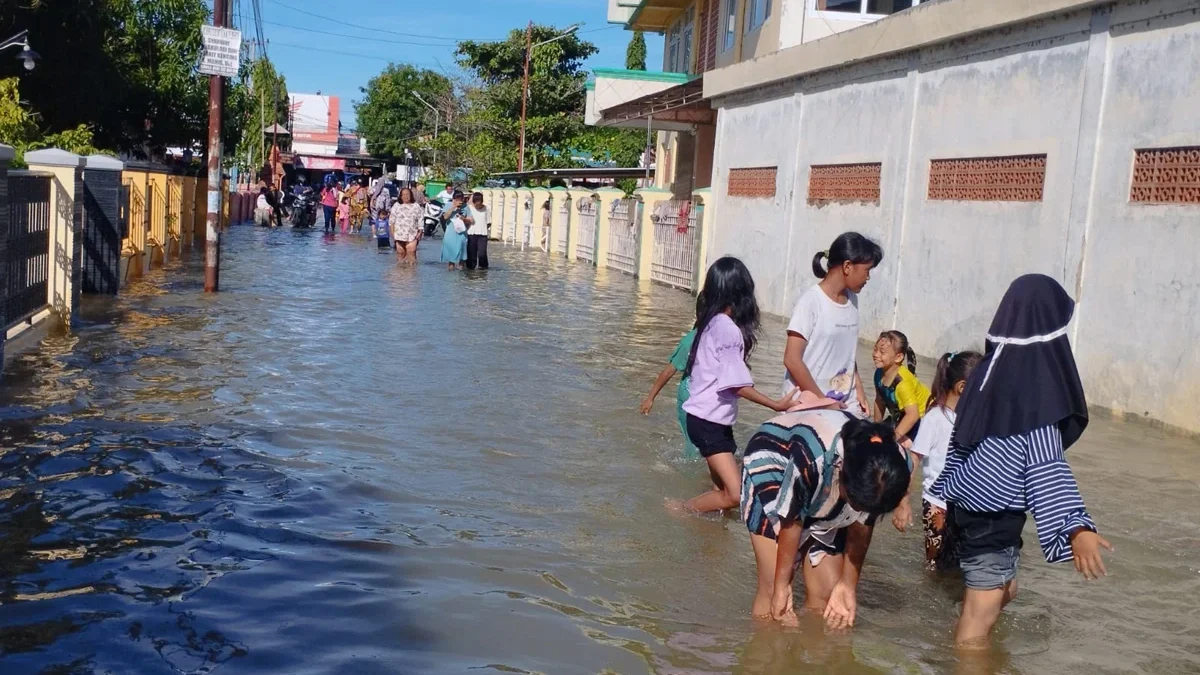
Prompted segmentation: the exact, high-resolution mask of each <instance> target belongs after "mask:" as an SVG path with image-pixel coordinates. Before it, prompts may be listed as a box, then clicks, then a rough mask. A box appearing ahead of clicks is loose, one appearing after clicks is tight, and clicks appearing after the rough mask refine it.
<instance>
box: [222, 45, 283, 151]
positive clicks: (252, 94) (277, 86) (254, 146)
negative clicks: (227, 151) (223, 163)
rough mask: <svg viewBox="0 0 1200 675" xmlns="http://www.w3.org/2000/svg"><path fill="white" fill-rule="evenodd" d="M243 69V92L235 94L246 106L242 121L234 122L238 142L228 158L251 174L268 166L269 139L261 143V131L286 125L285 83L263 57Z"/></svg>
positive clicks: (262, 132)
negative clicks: (231, 156)
mask: <svg viewBox="0 0 1200 675" xmlns="http://www.w3.org/2000/svg"><path fill="white" fill-rule="evenodd" d="M246 70H247V76H246V78H244V79H243V82H245V83H246V85H247V86H246V89H245V91H244V92H242V91H238V92H237V96H238V97H239V98H241V99H243V100H244V104H245V110H244V111H243V112H242V114H243V118H242V119H240V120H237V122H238V124H237V126H238V128H239V130H240V141H239V142H238V145H237V150H236V152H235V153H234V154H235V156H234V157H233V158H231V159H232V160H233V161H235V162H237V164H238V166H240V167H241V168H242V169H244V170H247V171H250V172H252V173H254V172H257V171H259V170H260V169H261V168H262V167H263V166H264V165H266V164H267V161H268V159H269V156H270V152H271V140H270V139H269V138H268V139H266V141H265V143H264V140H263V138H264V130H265V129H269V128H270V127H271V126H273V125H275V124H280V125H283V124H285V123H286V122H287V119H288V95H287V81H286V80H284V78H283V76H282V75H280V74H279V73H278V72H276V71H275V65H274V64H272V63H271V61H270V60H269V59H267V58H266V57H265V56H264V57H262V58H259V59H257V60H255V61H253V62H252V63H251V64H250V65H249V66H248V67H247V68H246ZM264 150H265V151H266V153H267V156H266V157H264V156H263V151H264Z"/></svg>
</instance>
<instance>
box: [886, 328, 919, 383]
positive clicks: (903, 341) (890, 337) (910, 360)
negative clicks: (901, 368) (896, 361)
mask: <svg viewBox="0 0 1200 675" xmlns="http://www.w3.org/2000/svg"><path fill="white" fill-rule="evenodd" d="M879 339H880V340H887V341H888V342H890V343H892V348H893V349H895V350H896V352H897V353H899V354H902V355H904V362H905V364H906V365H907V366H908V369H909V370H910V371H911V372H913V373H914V374H915V373H916V372H917V353H916V352H914V351H913V348H912V347H909V346H908V336H907V335H905V334H904V333H901V332H900V331H898V330H885V331H883V332H882V333H880V334H879Z"/></svg>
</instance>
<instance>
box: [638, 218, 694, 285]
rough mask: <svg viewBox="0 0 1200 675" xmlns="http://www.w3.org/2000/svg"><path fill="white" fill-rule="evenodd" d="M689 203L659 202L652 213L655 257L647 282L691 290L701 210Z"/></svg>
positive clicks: (651, 263)
mask: <svg viewBox="0 0 1200 675" xmlns="http://www.w3.org/2000/svg"><path fill="white" fill-rule="evenodd" d="M702 208H704V207H703V206H696V207H693V206H692V203H691V202H689V201H675V200H672V201H666V202H661V203H660V204H659V206H658V208H657V209H656V210H655V213H654V216H653V220H654V256H653V258H652V259H651V261H650V279H651V280H652V281H658V282H661V283H664V284H667V285H669V286H675V287H676V288H684V289H687V290H689V291H690V290H694V288H695V285H696V257H697V253H698V248H699V244H700V237H699V231H700V228H699V227H697V226H698V224H699V223H700V217H699V216H700V209H702Z"/></svg>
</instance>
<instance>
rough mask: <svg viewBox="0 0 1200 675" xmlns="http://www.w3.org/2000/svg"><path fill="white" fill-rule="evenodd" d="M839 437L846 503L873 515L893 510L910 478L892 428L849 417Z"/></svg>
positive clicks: (904, 493) (906, 491) (842, 485)
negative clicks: (840, 440)
mask: <svg viewBox="0 0 1200 675" xmlns="http://www.w3.org/2000/svg"><path fill="white" fill-rule="evenodd" d="M841 439H842V475H841V488H842V494H843V495H844V496H845V498H846V500H847V501H849V502H850V506H851V507H853V508H855V509H857V510H859V511H863V512H866V513H871V514H876V515H878V514H881V513H887V512H889V511H894V510H895V509H896V507H897V506H899V505H900V502H901V501H903V500H904V495H906V494H908V484H909V481H910V480H911V479H912V470H911V469H909V468H908V462H906V461H904V455H902V454H901V452H900V446H898V445H897V444H896V430H895V428H894V427H892V425H890V424H883V423H880V422H868V421H866V420H860V419H853V420H850V421H849V422H847V423H846V425H845V426H843V427H842V435H841Z"/></svg>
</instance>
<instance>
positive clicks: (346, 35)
mask: <svg viewBox="0 0 1200 675" xmlns="http://www.w3.org/2000/svg"><path fill="white" fill-rule="evenodd" d="M263 23H265V24H268V25H271V26H279V27H280V28H290V29H292V30H299V31H304V32H306V33H317V34H320V35H330V36H333V37H344V38H350V39H352V40H368V41H370V42H384V43H387V44H393V45H413V46H416V47H446V48H453V47H454V45H451V44H439V43H436V42H412V41H410V40H393V39H391V38H377V37H364V36H362V35H351V34H349V33H334V32H333V31H328V30H320V29H318V28H305V27H304V26H294V25H292V24H288V23H279V22H278V21H263Z"/></svg>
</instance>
